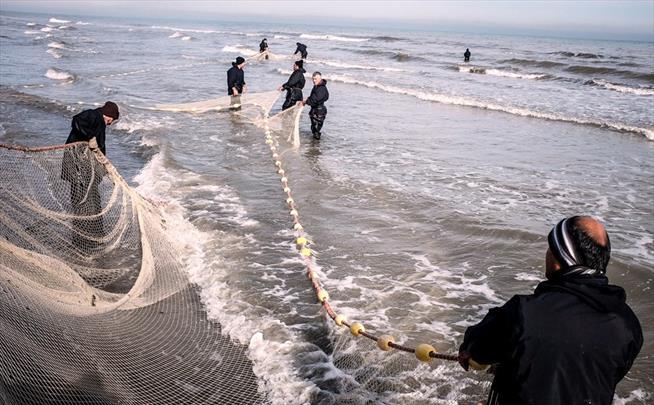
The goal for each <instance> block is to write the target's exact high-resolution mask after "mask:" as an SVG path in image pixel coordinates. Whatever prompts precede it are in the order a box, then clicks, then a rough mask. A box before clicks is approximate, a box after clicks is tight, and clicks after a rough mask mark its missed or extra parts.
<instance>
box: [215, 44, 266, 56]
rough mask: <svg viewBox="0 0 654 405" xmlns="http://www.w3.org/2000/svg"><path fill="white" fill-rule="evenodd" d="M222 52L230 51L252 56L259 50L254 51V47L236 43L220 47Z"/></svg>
mask: <svg viewBox="0 0 654 405" xmlns="http://www.w3.org/2000/svg"><path fill="white" fill-rule="evenodd" d="M222 51H223V52H230V53H240V54H242V55H245V56H252V55H256V54H258V53H259V52H257V51H255V50H254V49H250V48H248V47H246V46H244V45H236V46H229V45H228V46H225V47H223V49H222Z"/></svg>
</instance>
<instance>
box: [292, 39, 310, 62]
mask: <svg viewBox="0 0 654 405" xmlns="http://www.w3.org/2000/svg"><path fill="white" fill-rule="evenodd" d="M295 45H297V48H296V49H295V52H293V55H297V54H298V53H299V54H300V56H301V57H302V59H306V58H307V55H308V53H307V46H306V45H304V44H301V43H299V42H296V43H295Z"/></svg>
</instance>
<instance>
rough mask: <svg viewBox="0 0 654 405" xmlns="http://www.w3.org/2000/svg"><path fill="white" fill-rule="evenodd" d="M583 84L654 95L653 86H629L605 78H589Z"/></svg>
mask: <svg viewBox="0 0 654 405" xmlns="http://www.w3.org/2000/svg"><path fill="white" fill-rule="evenodd" d="M584 84H587V85H591V86H599V87H604V88H605V89H608V90H613V91H618V92H620V93H629V94H637V95H639V96H651V95H654V89H653V88H647V87H645V88H643V87H630V86H625V85H623V84H616V83H611V82H607V81H606V80H602V79H593V80H589V81H587V82H585V83H584Z"/></svg>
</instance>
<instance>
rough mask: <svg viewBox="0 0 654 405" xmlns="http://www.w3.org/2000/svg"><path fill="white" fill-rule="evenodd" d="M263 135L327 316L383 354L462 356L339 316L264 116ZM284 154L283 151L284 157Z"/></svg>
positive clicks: (425, 357) (309, 275)
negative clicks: (373, 330) (411, 343)
mask: <svg viewBox="0 0 654 405" xmlns="http://www.w3.org/2000/svg"><path fill="white" fill-rule="evenodd" d="M263 127H264V133H265V135H266V144H267V145H268V146H269V147H270V152H271V153H272V158H273V161H274V164H275V168H276V169H277V174H278V175H279V176H280V182H281V184H282V190H283V191H284V193H285V194H286V196H287V198H286V205H287V206H288V208H289V215H290V216H291V217H292V218H293V220H292V222H293V230H294V231H295V245H296V248H297V249H298V251H299V253H300V255H301V256H302V258H303V259H304V262H305V265H306V274H307V278H308V279H309V280H310V281H311V285H312V287H313V290H314V292H315V294H316V297H317V298H318V301H319V302H320V303H321V305H322V307H323V308H324V309H325V312H327V315H329V317H330V318H331V319H332V320H333V321H334V323H335V324H336V325H337V326H344V327H347V328H349V329H350V333H352V335H353V336H355V337H358V336H364V337H366V338H368V339H370V340H373V341H375V342H377V346H378V347H379V348H380V349H381V350H383V351H389V350H391V349H395V350H399V351H403V352H407V353H413V354H414V355H415V356H416V358H417V359H418V360H420V361H423V362H429V361H431V360H432V359H439V360H447V361H458V360H459V356H458V355H457V354H441V353H438V352H437V350H436V349H435V348H434V347H433V346H431V345H429V344H426V343H423V344H419V345H418V346H416V347H415V348H414V347H410V346H404V345H401V344H398V343H395V338H394V337H393V336H391V335H381V336H375V335H374V334H372V333H370V332H366V329H365V327H364V326H363V324H361V323H360V322H352V323H350V322H348V321H347V320H346V319H345V317H344V316H343V315H339V314H337V313H336V311H335V310H334V309H333V308H332V306H331V305H330V304H329V294H328V292H327V290H325V289H324V287H323V286H322V284H321V283H320V278H319V277H318V274H317V273H316V271H315V270H314V266H313V265H314V262H313V259H312V256H313V255H314V252H313V251H312V250H311V248H310V247H309V245H310V244H311V243H312V242H311V241H310V240H309V239H308V238H307V234H306V233H305V231H304V227H303V226H302V224H301V222H300V214H299V211H298V206H297V203H296V202H295V200H294V199H293V195H292V193H291V188H290V186H289V180H288V177H287V175H286V171H285V170H284V168H283V163H282V161H281V156H280V152H279V151H278V147H279V142H278V141H277V140H276V139H275V138H273V136H272V135H271V131H270V127H269V125H268V114H267V112H265V113H264V120H263ZM284 153H285V151H284V152H281V155H283V154H284Z"/></svg>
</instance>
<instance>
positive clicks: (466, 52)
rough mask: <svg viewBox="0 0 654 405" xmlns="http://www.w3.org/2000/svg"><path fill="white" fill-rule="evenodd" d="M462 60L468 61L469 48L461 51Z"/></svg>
mask: <svg viewBox="0 0 654 405" xmlns="http://www.w3.org/2000/svg"><path fill="white" fill-rule="evenodd" d="M463 61H464V62H470V49H468V48H466V51H465V52H464V53H463Z"/></svg>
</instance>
